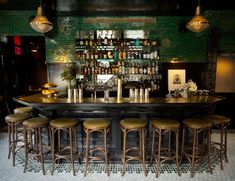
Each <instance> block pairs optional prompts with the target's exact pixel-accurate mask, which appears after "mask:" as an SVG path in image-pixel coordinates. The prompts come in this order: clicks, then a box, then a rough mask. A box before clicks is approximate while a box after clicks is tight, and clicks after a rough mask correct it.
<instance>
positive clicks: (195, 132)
mask: <svg viewBox="0 0 235 181" xmlns="http://www.w3.org/2000/svg"><path fill="white" fill-rule="evenodd" d="M196 138H197V129H193V155H192V163H191V177H193V175H194V167H195V152H196V148H195V147H196V142H197V141H196Z"/></svg>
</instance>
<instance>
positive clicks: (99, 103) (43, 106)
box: [13, 94, 224, 160]
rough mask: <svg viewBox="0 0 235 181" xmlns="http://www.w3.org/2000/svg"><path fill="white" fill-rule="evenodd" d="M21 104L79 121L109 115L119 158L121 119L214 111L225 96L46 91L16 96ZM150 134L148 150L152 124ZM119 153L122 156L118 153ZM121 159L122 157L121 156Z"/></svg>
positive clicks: (178, 118)
mask: <svg viewBox="0 0 235 181" xmlns="http://www.w3.org/2000/svg"><path fill="white" fill-rule="evenodd" d="M13 100H14V101H15V102H17V103H20V104H22V105H25V106H32V107H34V108H35V109H36V110H39V111H42V112H43V114H45V115H46V116H48V117H50V118H52V119H53V118H56V117H75V118H77V119H79V120H84V119H86V118H100V117H102V118H108V119H110V120H111V123H112V126H111V145H110V147H111V148H110V149H111V150H113V152H114V154H115V155H116V156H115V157H116V158H112V159H113V160H119V159H120V153H121V131H120V125H119V122H120V120H121V119H123V118H128V117H141V118H144V119H147V120H148V121H151V119H153V118H155V117H171V118H174V119H177V120H179V121H182V120H183V119H184V118H185V117H191V116H198V115H204V114H208V113H210V112H212V111H213V109H214V107H215V105H216V103H217V102H218V101H222V100H224V97H217V96H193V97H192V98H165V97H157V98H150V99H148V100H145V99H143V100H142V99H138V100H130V99H129V98H123V99H122V100H121V101H117V99H116V98H109V99H108V100H104V98H96V99H92V98H83V99H73V98H72V99H68V98H67V97H59V96H58V97H51V98H50V97H47V96H45V95H43V94H34V95H28V96H20V97H17V98H13ZM147 130H148V131H147V134H146V137H147V138H146V150H147V152H148V151H149V149H150V141H148V140H150V138H151V124H149V126H148V129H147ZM117 155H119V156H117ZM118 158H119V159H118Z"/></svg>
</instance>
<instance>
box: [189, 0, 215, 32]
mask: <svg viewBox="0 0 235 181" xmlns="http://www.w3.org/2000/svg"><path fill="white" fill-rule="evenodd" d="M209 25H210V24H209V21H208V20H207V19H206V18H204V17H203V16H201V15H200V0H199V1H198V6H197V8H196V14H195V16H194V17H193V18H192V19H191V21H189V22H188V23H187V25H186V27H187V28H188V29H189V30H190V31H193V32H201V31H203V30H205V29H207V28H208V27H209Z"/></svg>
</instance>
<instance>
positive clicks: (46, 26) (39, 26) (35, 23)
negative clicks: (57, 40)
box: [29, 0, 53, 33]
mask: <svg viewBox="0 0 235 181" xmlns="http://www.w3.org/2000/svg"><path fill="white" fill-rule="evenodd" d="M29 24H30V26H31V28H33V29H34V30H35V31H37V32H39V33H47V32H48V31H50V30H52V28H53V25H52V23H51V22H50V21H48V19H47V17H46V16H44V15H43V9H42V2H41V0H40V5H39V7H38V11H37V16H36V17H35V18H34V19H33V20H32V21H31V22H30V23H29Z"/></svg>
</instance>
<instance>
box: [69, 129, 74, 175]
mask: <svg viewBox="0 0 235 181" xmlns="http://www.w3.org/2000/svg"><path fill="white" fill-rule="evenodd" d="M72 133H73V132H72V128H71V127H70V128H69V139H70V141H69V142H70V157H71V163H72V170H73V175H74V176H75V171H74V158H73V135H72Z"/></svg>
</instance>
